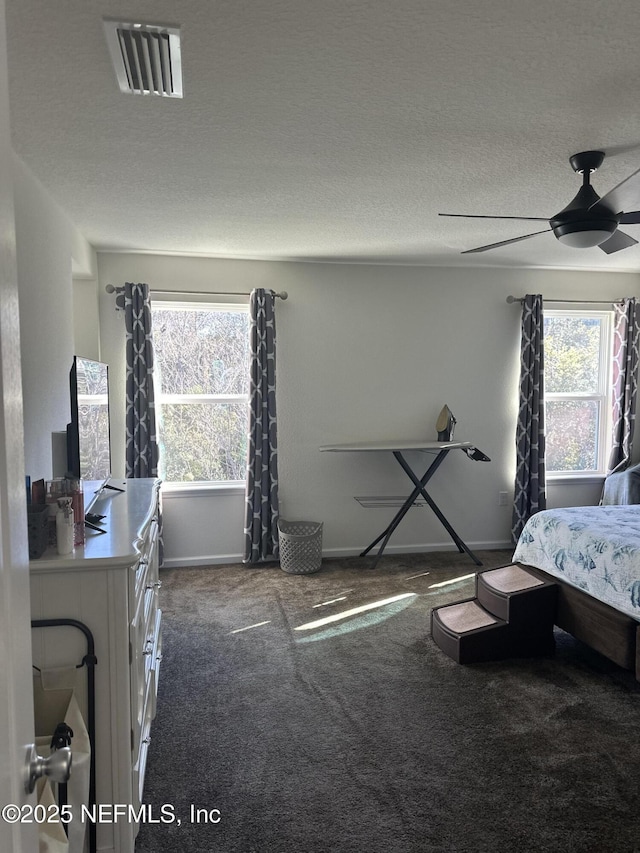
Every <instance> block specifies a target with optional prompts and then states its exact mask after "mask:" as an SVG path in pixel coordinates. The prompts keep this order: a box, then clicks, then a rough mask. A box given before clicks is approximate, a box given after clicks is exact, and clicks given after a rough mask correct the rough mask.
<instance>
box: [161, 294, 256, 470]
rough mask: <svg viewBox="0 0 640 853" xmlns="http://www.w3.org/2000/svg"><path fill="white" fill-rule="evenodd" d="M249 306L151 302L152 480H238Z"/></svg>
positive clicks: (243, 445) (243, 459)
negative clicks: (155, 464)
mask: <svg viewBox="0 0 640 853" xmlns="http://www.w3.org/2000/svg"><path fill="white" fill-rule="evenodd" d="M248 311H249V306H248V305H246V304H226V303H225V304H220V303H209V302H177V301H167V300H165V299H160V298H157V299H156V298H154V296H152V300H151V313H152V322H153V342H154V351H155V380H154V381H155V386H156V409H157V424H158V439H159V448H160V462H159V476H161V477H162V479H163V480H164V481H165V482H169V483H171V482H179V483H223V482H224V483H229V482H239V481H244V480H245V477H246V466H247V423H248V405H249V313H248Z"/></svg>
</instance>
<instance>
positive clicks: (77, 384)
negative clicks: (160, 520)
mask: <svg viewBox="0 0 640 853" xmlns="http://www.w3.org/2000/svg"><path fill="white" fill-rule="evenodd" d="M69 386H70V389H69V390H70V394H71V423H69V424H68V425H67V468H68V470H69V475H70V476H72V477H75V478H77V479H78V480H85V481H86V480H99V481H100V482H101V483H102V484H103V485H106V483H107V481H108V479H109V477H110V476H111V436H110V429H109V368H108V366H107V365H106V364H102V362H99V361H92V360H91V359H88V358H82V357H81V356H78V355H76V356H74V358H73V365H72V366H71V372H70V374H69Z"/></svg>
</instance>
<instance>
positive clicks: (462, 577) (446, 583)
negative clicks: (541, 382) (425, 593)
mask: <svg viewBox="0 0 640 853" xmlns="http://www.w3.org/2000/svg"><path fill="white" fill-rule="evenodd" d="M475 576H476V573H475V572H473V574H470V575H460V577H458V578H453V579H452V580H450V581H440V583H432V584H431V585H430V586H429V589H438V588H439V587H441V586H451V584H454V583H460V581H467V580H469V578H475Z"/></svg>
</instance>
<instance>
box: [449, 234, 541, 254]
mask: <svg viewBox="0 0 640 853" xmlns="http://www.w3.org/2000/svg"><path fill="white" fill-rule="evenodd" d="M551 230H552V229H551V228H545V229H544V231H534V233H533V234H525V235H524V236H523V237H514V238H513V239H512V240H501V241H500V242H499V243H490V244H489V245H488V246H478V248H477V249H467V250H466V251H465V252H462V254H463V255H472V254H473V253H474V252H486V251H487V250H488V249H497V248H498V247H499V246H508V245H509V243H519V242H520V241H521V240H528V239H529V237H535V236H536V235H538V234H546V233H547V231H551Z"/></svg>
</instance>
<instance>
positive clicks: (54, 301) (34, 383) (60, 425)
mask: <svg viewBox="0 0 640 853" xmlns="http://www.w3.org/2000/svg"><path fill="white" fill-rule="evenodd" d="M14 195H15V211H16V244H17V267H18V292H19V302H20V337H21V354H22V389H23V399H24V441H25V470H26V473H27V474H29V475H31V477H32V479H38V478H40V477H44V478H50V477H51V432H52V431H57V430H64V429H65V428H66V425H67V422H68V421H69V418H70V414H71V413H70V403H69V370H70V369H71V363H72V360H73V353H74V318H73V310H74V303H73V292H72V283H71V277H72V266H73V264H74V259H75V258H78V261H77V262H76V263H77V266H78V269H79V270H82V271H83V273H85V274H88V272H89V265H90V258H91V256H92V250H91V248H90V246H89V244H88V243H87V242H86V240H84V238H83V237H82V235H81V234H80V233H79V232H78V231H77V229H76V228H75V226H74V225H73V223H72V222H71V221H70V220H69V219H68V217H67V216H66V215H65V214H64V212H63V211H62V210H61V209H60V207H58V205H57V204H56V203H55V202H54V201H53V200H52V198H51V197H50V196H49V194H48V193H47V192H46V190H45V189H44V188H43V186H42V184H41V183H40V182H39V181H38V179H37V178H36V177H35V176H34V175H33V173H32V172H31V171H30V170H29V168H28V167H27V166H26V165H25V163H24V162H23V161H22V160H21V159H20V158H19V157H17V156H15V155H14ZM94 274H95V272H94Z"/></svg>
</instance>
